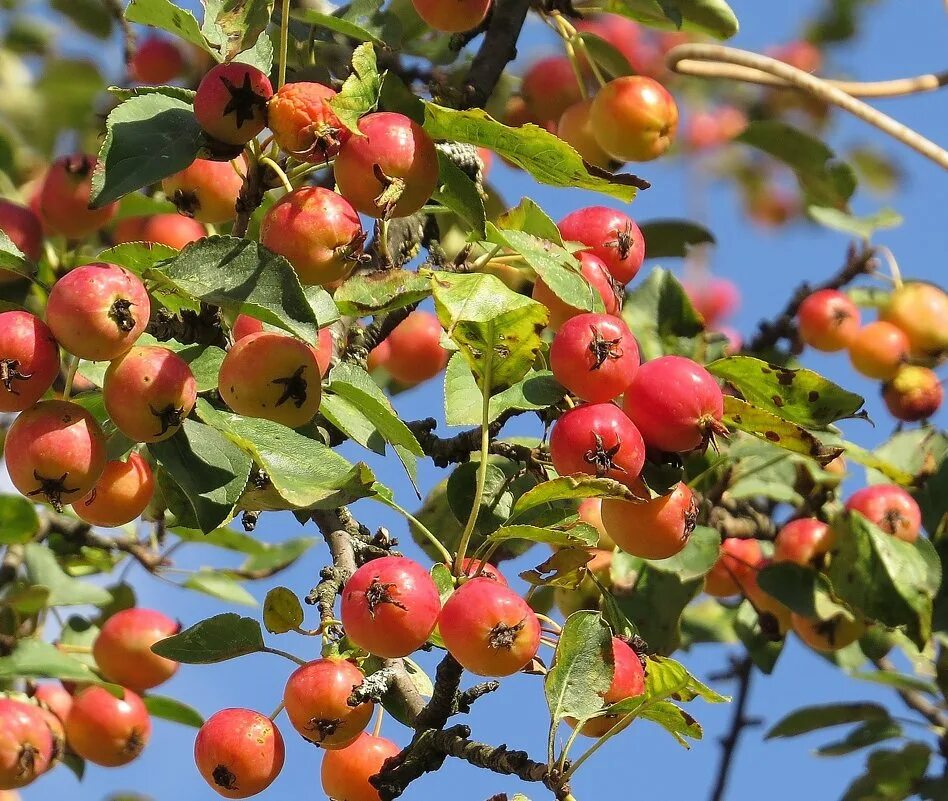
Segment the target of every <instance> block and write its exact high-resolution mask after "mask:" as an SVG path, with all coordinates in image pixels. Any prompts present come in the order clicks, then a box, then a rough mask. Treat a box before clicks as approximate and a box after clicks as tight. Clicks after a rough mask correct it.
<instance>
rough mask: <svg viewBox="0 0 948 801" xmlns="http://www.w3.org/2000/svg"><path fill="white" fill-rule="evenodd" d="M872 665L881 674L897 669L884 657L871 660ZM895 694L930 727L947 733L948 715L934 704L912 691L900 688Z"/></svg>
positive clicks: (894, 671) (895, 671)
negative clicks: (930, 725)
mask: <svg viewBox="0 0 948 801" xmlns="http://www.w3.org/2000/svg"><path fill="white" fill-rule="evenodd" d="M872 664H874V665H875V666H876V668H877V669H878V670H880V671H882V672H883V673H897V672H898V669H897V668H896V667H895V665H893V664H892V662H890V661H889V658H888V657H886V656H882V657H879V658H878V659H873V660H872ZM896 692H898V694H899V697H900V698H901V699H902V701H903V702H904V703H905V705H906V706H907V707H908V708H909V709H914V710H915V711H916V712H918V714H919V715H921V716H922V717H923V718H925V720H927V721H928V722H929V723H931V724H932V726H936V727H938V728H940V729H943V730H945V731H948V714H946V713H945V712H944V711H943V710H941V709H939V708H938V707H937V706H935V704H933V703H932V702H931V701H929V700H928V699H927V698H926V697H925V696H924V695H922V694H921V693H917V692H915V691H914V690H903V689H902V688H896Z"/></svg>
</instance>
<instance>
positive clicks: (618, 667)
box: [566, 637, 645, 737]
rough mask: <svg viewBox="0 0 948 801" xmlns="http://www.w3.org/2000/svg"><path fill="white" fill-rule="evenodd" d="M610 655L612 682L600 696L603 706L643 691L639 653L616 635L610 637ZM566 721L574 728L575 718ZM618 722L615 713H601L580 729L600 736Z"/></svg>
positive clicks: (592, 735)
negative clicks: (612, 665)
mask: <svg viewBox="0 0 948 801" xmlns="http://www.w3.org/2000/svg"><path fill="white" fill-rule="evenodd" d="M612 655H613V658H614V668H613V673H612V683H611V684H610V685H609V689H608V690H606V692H605V694H604V695H603V696H602V702H603V704H604V705H605V706H611V705H612V704H617V703H619V701H625V700H626V699H627V698H635V697H636V696H637V695H641V694H642V693H644V692H645V668H644V667H643V665H642V660H641V659H640V658H639V655H638V654H637V653H635V651H633V650H632V649H631V648H630V647H629V645H628V643H625V642H623V641H622V640H620V639H619V638H618V637H613V638H612ZM566 722H567V723H568V724H569V725H570V726H573V727H574V728H575V726H576V721H575V720H573V719H572V718H567V719H566ZM618 722H619V717H618V716H617V715H601V716H600V717H598V718H593V719H592V720H590V721H587V722H586V723H585V724H583V728H582V730H581V731H582V733H583V734H585V735H586V736H587V737H602V736H603V735H604V734H605V733H606V732H607V731H609V730H610V729H611V728H612V727H613V726H615V725H616V723H618Z"/></svg>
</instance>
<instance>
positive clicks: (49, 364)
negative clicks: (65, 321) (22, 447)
mask: <svg viewBox="0 0 948 801" xmlns="http://www.w3.org/2000/svg"><path fill="white" fill-rule="evenodd" d="M57 375H59V348H58V347H57V346H56V340H55V339H54V337H53V333H52V331H50V330H49V328H48V327H47V326H46V324H45V323H44V322H43V321H42V320H40V319H39V317H36V316H34V315H32V314H30V313H29V312H25V311H16V310H14V311H7V312H0V412H22V411H23V410H24V409H27V408H29V407H30V406H32V405H33V404H34V403H36V401H38V400H39V399H40V398H42V397H43V395H44V394H45V393H46V390H48V389H49V388H50V387H51V386H52V385H53V381H55V380H56V376H57Z"/></svg>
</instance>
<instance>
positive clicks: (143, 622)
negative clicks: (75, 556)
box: [0, 608, 178, 790]
mask: <svg viewBox="0 0 948 801" xmlns="http://www.w3.org/2000/svg"><path fill="white" fill-rule="evenodd" d="M177 631H178V624H177V623H176V622H175V621H174V620H172V619H171V618H169V617H167V616H166V615H164V614H162V613H161V612H158V611H155V610H151V609H141V608H132V609H125V610H122V611H120V612H117V613H116V614H114V615H112V616H111V617H110V618H108V620H106V621H105V623H104V624H103V625H102V628H101V630H100V631H99V634H98V636H97V637H96V639H95V642H94V643H93V645H92V655H93V657H94V659H95V661H96V665H97V666H98V668H99V672H100V673H101V674H102V675H103V677H104V678H105V679H107V680H108V681H109V682H111V684H110V685H98V684H73V683H69V684H68V685H67V684H63V683H59V682H44V683H41V684H36V685H33V686H31V687H30V688H29V693H28V694H23V695H21V694H6V695H4V696H0V789H2V790H12V789H18V788H20V787H25V786H26V785H28V784H31V783H32V782H33V781H34V780H35V779H36V778H38V777H39V776H41V775H42V774H44V773H46V772H47V771H49V770H50V769H52V768H53V767H54V766H55V765H56V764H57V763H58V762H59V760H60V759H62V757H63V756H64V755H65V754H67V753H72V754H75V755H77V756H79V757H81V758H83V759H86V760H88V761H89V762H93V763H95V764H96V765H101V766H103V767H109V768H114V767H119V766H121V765H127V764H128V763H129V762H131V761H132V760H133V759H135V758H136V757H137V756H138V755H139V754H140V753H141V752H142V750H143V749H144V748H145V746H146V745H147V744H148V740H149V737H150V736H151V717H150V715H149V712H148V709H147V708H146V706H145V702H144V701H143V700H142V694H143V693H145V692H146V691H148V690H151V689H152V688H154V687H157V686H158V685H160V684H163V683H164V682H165V681H167V680H168V679H170V678H171V677H172V676H173V675H174V673H175V671H176V670H177V669H178V663H177V662H173V661H171V660H170V659H165V658H164V657H161V656H158V655H157V654H155V653H153V652H152V650H151V647H152V645H154V644H155V643H156V642H158V641H159V640H163V639H165V638H166V637H169V636H171V635H172V634H175V633H177Z"/></svg>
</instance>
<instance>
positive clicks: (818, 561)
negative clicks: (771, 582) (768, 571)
mask: <svg viewBox="0 0 948 801" xmlns="http://www.w3.org/2000/svg"><path fill="white" fill-rule="evenodd" d="M835 541H836V535H835V534H834V533H833V529H832V528H830V527H829V526H828V525H827V524H826V523H824V522H823V521H822V520H817V519H816V518H813V517H801V518H798V519H797V520H791V521H790V522H789V523H786V524H785V525H784V526H783V528H781V529H780V531H778V532H777V538H776V539H775V540H774V561H775V562H796V563H797V564H798V565H809V566H811V567H817V568H818V567H820V566H821V565H822V564H823V559H824V558H825V556H826V554H827V553H829V551H830V549H831V548H832V547H833V545H834V543H835Z"/></svg>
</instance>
